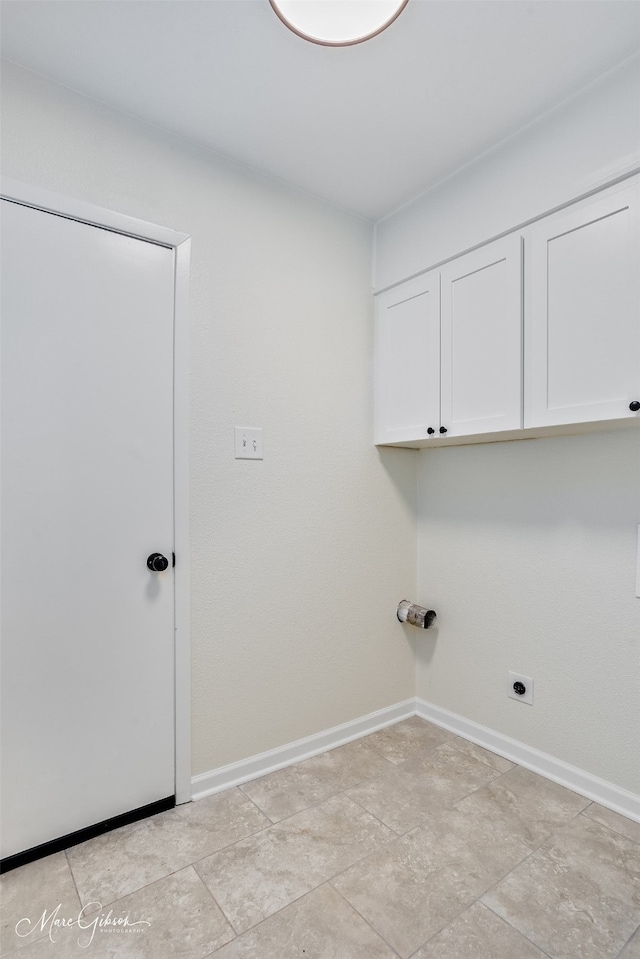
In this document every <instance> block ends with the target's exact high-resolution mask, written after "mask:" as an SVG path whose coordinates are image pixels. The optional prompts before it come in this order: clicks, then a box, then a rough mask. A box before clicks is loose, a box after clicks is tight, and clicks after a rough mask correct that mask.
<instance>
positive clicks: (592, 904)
mask: <svg viewBox="0 0 640 959" xmlns="http://www.w3.org/2000/svg"><path fill="white" fill-rule="evenodd" d="M483 902H485V903H486V904H487V905H488V906H489V907H490V908H491V909H493V910H494V912H497V913H498V915H500V916H502V917H503V918H504V919H506V921H507V922H509V923H511V925H513V926H515V927H516V928H517V929H519V930H520V931H521V932H522V933H523V934H524V935H525V936H526V937H527V938H528V939H530V940H531V941H532V942H534V943H535V944H536V945H538V946H539V947H540V948H541V949H542V950H544V951H546V952H548V953H549V954H550V955H553V956H554V957H558V959H560V957H561V959H615V957H617V956H618V953H619V951H620V950H621V948H622V946H623V945H624V944H625V943H626V941H627V939H628V938H629V936H630V935H631V934H632V933H633V931H634V929H635V928H636V927H637V925H638V923H639V922H640V849H639V847H638V846H637V845H636V844H635V843H631V842H629V841H628V840H626V839H625V838H624V837H622V836H620V835H619V834H617V833H614V832H613V831H612V830H610V829H607V828H606V827H604V826H601V825H600V824H599V823H596V822H594V821H593V820H591V819H589V818H587V817H586V816H577V817H576V818H575V819H573V820H572V821H571V822H570V823H568V825H566V826H564V827H562V828H561V829H558V830H557V832H555V833H554V835H553V836H551V838H550V839H548V840H547V841H546V842H545V843H544V845H543V846H541V847H540V849H538V850H537V852H534V853H533V854H532V855H531V856H530V857H529V858H528V859H527V860H526V861H525V862H523V863H521V864H520V865H519V866H518V867H517V868H516V869H514V870H513V872H512V873H510V875H508V876H507V877H506V878H505V879H504V880H502V882H500V883H498V884H497V886H496V887H495V888H494V889H492V890H491V891H490V892H488V893H487V894H486V895H484V896H483Z"/></svg>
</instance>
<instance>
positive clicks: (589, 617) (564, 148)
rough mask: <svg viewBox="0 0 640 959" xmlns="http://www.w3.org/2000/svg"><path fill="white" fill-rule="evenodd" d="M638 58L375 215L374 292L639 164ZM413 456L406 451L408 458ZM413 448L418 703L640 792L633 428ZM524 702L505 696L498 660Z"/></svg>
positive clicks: (638, 469) (638, 496)
mask: <svg viewBox="0 0 640 959" xmlns="http://www.w3.org/2000/svg"><path fill="white" fill-rule="evenodd" d="M639 103H640V61H638V60H635V61H634V62H627V63H626V64H625V65H623V66H622V67H621V68H619V69H618V70H617V71H614V72H613V73H612V74H610V76H609V77H608V78H606V79H605V80H604V81H602V82H600V83H599V84H595V85H592V87H590V88H588V89H587V90H586V91H584V92H583V93H582V94H580V95H578V96H576V97H575V98H573V100H572V101H570V102H568V103H566V104H565V105H564V106H563V107H561V108H559V109H558V110H556V111H554V113H553V114H551V115H548V116H547V117H546V118H543V119H541V120H540V121H538V122H537V123H536V124H533V125H532V126H530V127H529V128H528V129H527V130H526V131H524V132H523V133H522V134H521V135H520V136H519V137H514V138H513V139H511V140H510V141H508V142H507V143H505V144H503V145H502V146H501V147H498V148H496V149H495V150H494V151H492V152H491V154H489V155H486V156H485V157H483V158H481V159H479V160H478V161H477V162H476V163H474V164H472V165H470V166H469V167H467V168H466V169H465V170H463V171H460V172H459V173H458V174H456V175H455V176H452V177H451V178H450V179H449V180H447V181H446V182H444V183H442V184H441V185H440V186H439V187H437V188H435V189H434V190H432V191H430V192H429V193H427V194H425V195H424V196H423V197H422V198H421V199H420V200H419V201H418V202H417V203H416V204H415V205H414V206H412V207H410V208H405V209H404V210H401V211H399V212H398V213H397V214H395V215H394V216H392V217H390V218H389V219H387V220H386V221H383V222H382V223H381V224H379V226H378V264H377V266H378V274H377V275H378V279H377V283H378V285H379V286H384V285H386V284H387V283H390V282H394V281H396V280H398V279H401V278H402V277H403V276H406V275H410V274H411V273H413V272H415V271H416V270H420V269H422V268H424V267H425V266H429V265H430V264H432V263H436V262H438V261H440V260H442V259H446V258H447V257H450V256H452V255H454V254H456V253H459V252H461V251H462V250H464V249H465V248H467V247H470V246H473V245H475V244H477V243H479V242H481V241H483V240H485V239H488V238H489V237H490V236H492V235H495V234H498V233H501V232H503V231H505V230H508V229H510V228H511V227H514V226H516V225H517V224H518V223H520V222H523V221H525V220H527V219H529V218H531V217H533V216H537V215H539V214H541V213H543V212H544V211H545V210H548V209H550V208H552V207H554V206H556V205H558V204H561V203H563V202H564V201H565V200H568V199H570V198H571V197H572V196H576V195H578V194H580V193H581V192H583V190H584V189H585V188H586V185H592V184H593V183H594V182H595V181H596V180H597V179H598V178H602V179H605V178H606V176H607V175H609V176H613V175H615V174H616V173H617V172H619V171H620V170H622V169H624V168H625V166H628V165H630V164H631V163H632V161H633V160H634V158H635V159H636V161H637V160H638V159H640V111H639V110H638V104H639ZM408 455H412V454H408ZM417 455H418V592H417V598H418V601H419V602H421V603H425V604H427V603H428V604H429V605H430V606H433V608H434V609H436V610H437V612H438V615H439V627H438V629H437V631H436V632H434V633H433V634H426V635H425V636H424V638H422V639H421V640H420V641H419V643H418V644H417V694H418V696H420V697H422V698H424V699H426V700H428V701H430V702H432V703H434V704H436V705H438V706H441V707H444V708H445V709H448V710H451V711H452V712H455V713H458V714H460V715H462V716H464V717H466V718H468V719H471V720H474V721H476V722H478V723H480V724H482V725H485V726H488V727H489V728H490V729H493V730H496V731H498V732H500V733H503V734H504V735H506V736H509V737H512V738H514V739H517V740H520V741H522V742H524V743H526V744H527V745H529V746H532V747H534V748H537V749H540V750H542V751H543V752H546V753H550V754H551V755H552V756H555V757H556V758H558V759H561V760H564V761H565V762H568V763H570V764H572V765H575V766H577V767H579V768H581V769H583V770H586V771H587V772H590V773H592V774H593V775H596V776H600V777H602V778H604V779H606V780H609V781H610V782H612V783H614V784H616V785H618V786H620V787H623V788H626V789H629V790H631V791H633V792H636V793H638V792H640V599H636V598H635V595H634V593H635V589H634V585H635V569H636V536H637V532H636V531H637V524H638V523H639V522H640V434H639V433H638V432H637V431H636V432H629V431H625V432H619V433H616V432H606V431H603V432H599V433H593V434H590V435H584V436H573V437H554V438H549V439H540V440H530V441H527V442H506V443H496V444H488V445H477V446H467V447H456V448H449V449H442V450H424V451H421V452H420V453H418V454H417ZM510 669H511V670H514V671H516V672H520V673H523V674H525V675H528V676H532V677H533V678H534V688H535V704H534V706H533V707H529V706H526V705H523V704H522V703H518V702H515V701H513V700H511V699H508V698H507V695H506V685H507V672H508V670H510Z"/></svg>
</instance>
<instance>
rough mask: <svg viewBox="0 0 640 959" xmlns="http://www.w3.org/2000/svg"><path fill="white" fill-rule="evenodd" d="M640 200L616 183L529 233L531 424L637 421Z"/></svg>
mask: <svg viewBox="0 0 640 959" xmlns="http://www.w3.org/2000/svg"><path fill="white" fill-rule="evenodd" d="M638 194H639V188H638V183H637V180H636V182H635V183H632V184H623V185H618V186H616V187H613V188H612V189H610V190H607V191H606V192H605V193H602V194H600V195H598V196H596V197H593V198H591V199H589V200H585V201H583V202H581V203H578V204H576V205H575V206H573V207H569V208H568V209H566V210H563V211H561V212H560V213H557V214H554V215H553V216H550V217H546V218H545V219H544V220H541V221H540V223H539V224H537V225H536V226H535V227H534V228H533V229H532V231H531V239H530V241H529V246H528V250H527V259H528V266H527V283H526V286H527V290H528V293H527V301H526V308H525V328H526V354H525V355H526V356H527V366H526V371H525V372H526V392H525V424H524V425H525V426H546V425H548V424H554V423H586V422H589V421H591V420H606V419H621V418H624V417H629V416H638V415H639V414H638V413H637V412H636V413H634V412H633V410H630V408H629V405H630V403H632V404H633V403H634V401H636V402H638V401H640V297H639V274H640V232H639V224H640V209H639V203H638Z"/></svg>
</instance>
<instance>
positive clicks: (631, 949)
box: [619, 929, 640, 959]
mask: <svg viewBox="0 0 640 959" xmlns="http://www.w3.org/2000/svg"><path fill="white" fill-rule="evenodd" d="M619 959H640V929H638V931H637V932H636V934H635V936H634V937H633V939H632V940H631V942H629V943H627V945H626V946H625V948H624V949H623V950H622V952H621V953H620V956H619Z"/></svg>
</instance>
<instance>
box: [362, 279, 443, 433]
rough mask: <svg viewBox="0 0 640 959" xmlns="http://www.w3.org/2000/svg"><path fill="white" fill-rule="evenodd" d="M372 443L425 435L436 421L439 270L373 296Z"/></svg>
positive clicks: (435, 427)
mask: <svg viewBox="0 0 640 959" xmlns="http://www.w3.org/2000/svg"><path fill="white" fill-rule="evenodd" d="M375 422H376V427H375V431H376V437H375V442H376V443H401V442H406V441H412V440H416V439H422V438H426V437H427V436H428V435H429V434H428V432H427V431H428V429H429V428H430V429H431V430H433V431H437V429H438V426H439V424H440V274H439V273H438V272H437V271H435V272H433V273H428V274H426V275H425V276H421V277H418V278H417V279H414V280H407V282H406V283H402V284H401V285H400V286H397V287H394V288H393V289H392V290H387V292H386V293H382V294H380V296H379V297H378V298H377V316H376V415H375Z"/></svg>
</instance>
